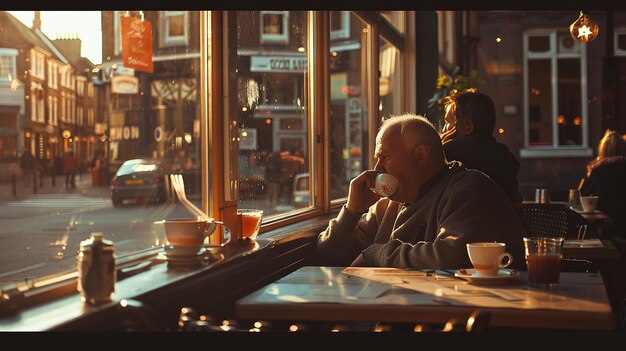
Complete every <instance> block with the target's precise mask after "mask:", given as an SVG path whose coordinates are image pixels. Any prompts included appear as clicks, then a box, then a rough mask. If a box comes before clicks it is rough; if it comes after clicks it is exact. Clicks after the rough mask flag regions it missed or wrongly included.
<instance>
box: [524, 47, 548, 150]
mask: <svg viewBox="0 0 626 351" xmlns="http://www.w3.org/2000/svg"><path fill="white" fill-rule="evenodd" d="M527 74H528V127H529V130H528V136H529V145H530V146H548V145H552V89H551V85H550V77H551V76H552V72H551V69H550V60H549V59H545V60H528V73H527Z"/></svg>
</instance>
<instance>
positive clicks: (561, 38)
mask: <svg viewBox="0 0 626 351" xmlns="http://www.w3.org/2000/svg"><path fill="white" fill-rule="evenodd" d="M557 41H558V43H559V45H558V46H559V48H558V49H559V50H558V52H559V54H572V53H576V54H580V45H581V44H580V43H579V42H577V41H576V40H574V38H572V36H571V35H570V34H569V33H558V38H557Z"/></svg>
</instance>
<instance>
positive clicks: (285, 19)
mask: <svg viewBox="0 0 626 351" xmlns="http://www.w3.org/2000/svg"><path fill="white" fill-rule="evenodd" d="M265 15H268V16H272V15H278V16H282V19H281V21H282V29H283V31H282V33H279V34H273V33H265V32H264V29H265V28H264V27H265V26H264V16H265ZM259 28H260V30H259V33H260V36H261V37H260V38H261V39H260V43H261V44H288V43H289V11H260V19H259Z"/></svg>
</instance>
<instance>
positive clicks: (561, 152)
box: [520, 147, 593, 158]
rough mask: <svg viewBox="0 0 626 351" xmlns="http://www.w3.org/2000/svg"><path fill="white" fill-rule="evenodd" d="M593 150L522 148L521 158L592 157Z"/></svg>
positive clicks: (586, 148) (580, 148) (583, 148)
mask: <svg viewBox="0 0 626 351" xmlns="http://www.w3.org/2000/svg"><path fill="white" fill-rule="evenodd" d="M592 156H593V150H592V149H591V148H588V147H559V148H556V147H550V148H524V149H520V157H521V158H551V157H592Z"/></svg>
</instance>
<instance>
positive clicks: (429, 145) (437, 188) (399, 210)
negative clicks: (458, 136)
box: [314, 114, 526, 269]
mask: <svg viewBox="0 0 626 351" xmlns="http://www.w3.org/2000/svg"><path fill="white" fill-rule="evenodd" d="M375 157H376V159H377V162H376V166H375V167H374V169H373V170H366V171H364V172H362V173H361V174H360V175H358V176H357V177H355V178H354V179H352V180H351V181H350V189H349V191H348V201H347V203H346V204H345V205H344V206H343V207H342V209H341V210H340V211H339V214H338V216H337V217H336V218H334V219H332V220H330V222H329V225H328V227H327V228H326V229H325V230H324V231H323V232H321V233H320V235H319V236H318V241H317V251H316V255H315V258H314V261H315V263H316V264H319V265H329V266H347V265H353V266H380V267H397V268H414V269H426V268H432V269H436V268H447V269H459V268H468V267H469V268H471V267H472V265H471V262H470V260H469V257H468V255H467V249H466V244H467V243H471V242H484V241H491V242H493V241H498V242H502V243H505V244H506V250H507V252H509V253H511V254H512V255H513V257H514V260H513V265H512V266H513V267H514V268H517V269H525V267H526V265H525V263H524V254H523V240H522V238H523V235H524V230H523V227H522V224H521V223H520V220H519V218H518V216H517V214H516V212H515V209H514V206H513V204H512V203H511V202H510V201H509V200H508V199H507V197H506V194H505V193H504V191H502V189H501V188H500V187H499V186H498V185H497V184H496V183H495V182H494V181H493V180H491V179H490V178H489V177H487V176H485V174H483V173H481V172H479V171H476V170H471V169H467V168H466V167H465V166H463V165H462V164H461V163H460V162H457V161H452V162H447V160H446V157H445V155H444V153H443V148H442V145H441V139H440V137H439V134H437V131H436V130H435V128H434V127H433V125H432V124H431V123H430V122H429V121H428V120H427V119H426V118H424V117H422V116H417V115H412V114H407V115H401V116H396V117H393V118H390V119H388V120H386V121H385V122H384V123H383V125H382V127H381V129H380V130H379V132H378V135H377V136H376V149H375ZM380 172H384V173H389V174H391V175H393V176H394V177H396V178H397V179H398V181H399V187H398V190H397V191H396V192H395V194H393V195H391V196H390V197H389V198H381V197H380V196H379V195H377V194H376V193H374V192H373V191H372V190H370V188H372V187H373V186H374V181H375V177H376V175H377V174H378V173H380Z"/></svg>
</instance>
